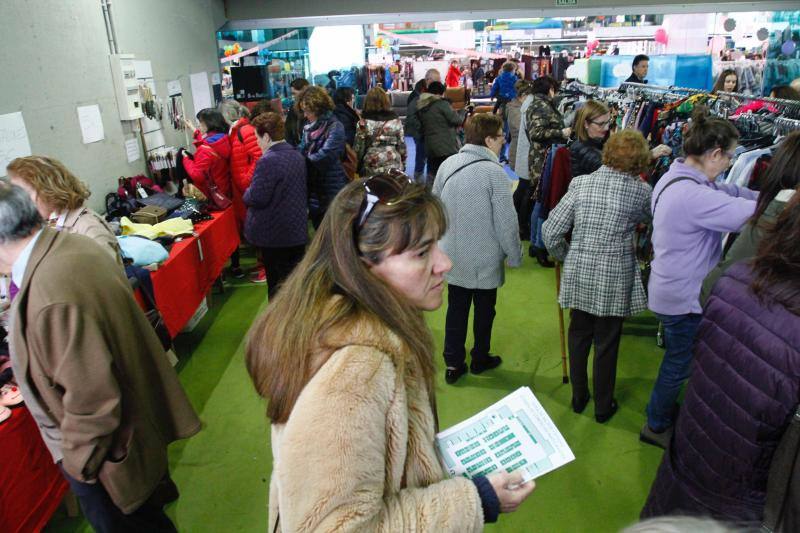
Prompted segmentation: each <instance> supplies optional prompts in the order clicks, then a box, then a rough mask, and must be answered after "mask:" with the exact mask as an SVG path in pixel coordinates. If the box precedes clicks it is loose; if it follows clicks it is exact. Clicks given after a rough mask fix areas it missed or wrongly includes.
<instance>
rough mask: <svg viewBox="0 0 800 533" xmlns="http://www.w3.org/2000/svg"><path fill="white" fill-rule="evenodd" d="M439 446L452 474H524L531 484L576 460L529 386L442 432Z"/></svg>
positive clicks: (438, 437)
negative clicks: (497, 472) (515, 472)
mask: <svg viewBox="0 0 800 533" xmlns="http://www.w3.org/2000/svg"><path fill="white" fill-rule="evenodd" d="M436 447H437V448H438V450H439V457H440V458H441V460H442V464H443V465H444V467H445V468H446V469H447V471H448V472H449V473H450V475H452V476H464V477H468V478H473V477H475V476H485V475H488V474H491V473H492V472H495V471H500V470H505V471H507V472H513V471H516V470H519V471H520V472H521V473H522V477H523V480H524V481H530V480H531V479H536V478H537V477H539V476H541V475H544V474H546V473H548V472H552V471H553V470H555V469H557V468H559V467H561V466H563V465H565V464H567V463H569V462H570V461H573V460H575V455H573V453H572V450H570V448H569V446H568V445H567V442H566V441H565V440H564V437H563V436H562V435H561V433H560V432H559V431H558V428H556V426H555V424H554V423H553V420H552V419H551V418H550V417H549V416H548V415H547V412H546V411H545V410H544V408H543V407H542V404H540V403H539V401H538V400H537V399H536V397H535V396H534V395H533V392H532V391H531V389H529V388H528V387H521V388H519V389H517V390H516V391H514V392H513V393H511V394H509V395H508V396H506V397H505V398H503V399H502V400H500V401H499V402H497V403H495V404H494V405H492V406H490V407H488V408H486V409H484V410H483V411H481V412H480V413H478V414H477V415H475V416H473V417H471V418H469V419H467V420H465V421H463V422H461V423H460V424H457V425H455V426H453V427H451V428H450V429H447V430H445V431H442V432H440V433H439V434H437V435H436Z"/></svg>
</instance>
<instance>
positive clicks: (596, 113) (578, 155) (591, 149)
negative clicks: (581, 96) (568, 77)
mask: <svg viewBox="0 0 800 533" xmlns="http://www.w3.org/2000/svg"><path fill="white" fill-rule="evenodd" d="M611 125H612V123H611V112H610V111H609V110H608V107H606V106H605V104H602V103H600V102H598V101H596V100H589V101H588V102H586V103H585V104H584V105H583V107H581V108H580V110H578V113H577V114H576V115H575V140H574V141H573V142H572V144H570V145H569V153H570V164H571V167H572V177H573V178H574V177H577V176H584V175H586V174H591V173H592V172H594V171H595V170H597V169H598V168H600V167H601V166H602V164H603V162H602V153H603V146H604V145H605V143H606V139H608V132H609V129H610V128H611ZM671 153H672V150H671V149H670V148H669V147H668V146H666V145H664V144H662V145H659V146H656V147H655V148H653V149H652V150H650V154H651V155H652V157H653V158H654V159H655V158H657V157H661V156H662V155H669V154H671Z"/></svg>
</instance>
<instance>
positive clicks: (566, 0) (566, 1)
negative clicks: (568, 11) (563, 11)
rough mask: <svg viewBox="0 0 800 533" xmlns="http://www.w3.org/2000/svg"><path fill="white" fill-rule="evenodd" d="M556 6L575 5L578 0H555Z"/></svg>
mask: <svg viewBox="0 0 800 533" xmlns="http://www.w3.org/2000/svg"><path fill="white" fill-rule="evenodd" d="M556 5H557V6H576V5H578V0H556Z"/></svg>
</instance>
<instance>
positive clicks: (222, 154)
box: [182, 108, 244, 278]
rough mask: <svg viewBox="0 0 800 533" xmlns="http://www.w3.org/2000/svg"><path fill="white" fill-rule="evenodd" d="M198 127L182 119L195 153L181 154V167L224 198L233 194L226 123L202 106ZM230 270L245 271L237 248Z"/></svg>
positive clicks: (205, 189)
mask: <svg viewBox="0 0 800 533" xmlns="http://www.w3.org/2000/svg"><path fill="white" fill-rule="evenodd" d="M197 122H198V126H197V128H195V127H194V124H192V123H191V122H190V121H188V120H185V121H184V124H185V126H186V127H187V128H189V129H191V130H193V131H194V146H195V152H194V155H192V154H189V153H188V152H186V153H184V157H183V158H182V161H183V168H184V170H185V171H186V174H187V175H188V176H189V178H190V179H191V181H192V183H193V184H194V185H196V186H197V188H198V189H200V191H201V192H202V193H203V194H205V195H206V196H210V194H211V187H212V186H216V188H217V190H218V191H219V192H221V193H222V194H224V195H225V196H226V197H228V198H231V197H232V189H233V186H232V184H231V168H230V157H231V143H230V140H228V129H229V126H228V123H227V122H226V121H225V118H224V117H223V116H222V113H220V112H219V111H217V110H216V109H210V108H207V109H201V110H200V112H199V113H197ZM231 272H232V274H233V276H234V277H236V278H242V277H244V273H243V272H242V269H241V268H240V267H239V251H238V250H237V251H236V252H234V254H233V255H232V256H231Z"/></svg>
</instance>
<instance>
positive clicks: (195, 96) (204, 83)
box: [189, 72, 212, 115]
mask: <svg viewBox="0 0 800 533" xmlns="http://www.w3.org/2000/svg"><path fill="white" fill-rule="evenodd" d="M189 83H190V85H191V87H192V103H194V114H195V115H196V114H197V113H198V112H199V111H200V110H201V109H206V108H208V107H212V105H211V89H210V88H209V86H208V73H206V72H197V73H196V74H192V75H190V76H189Z"/></svg>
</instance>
